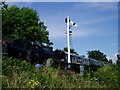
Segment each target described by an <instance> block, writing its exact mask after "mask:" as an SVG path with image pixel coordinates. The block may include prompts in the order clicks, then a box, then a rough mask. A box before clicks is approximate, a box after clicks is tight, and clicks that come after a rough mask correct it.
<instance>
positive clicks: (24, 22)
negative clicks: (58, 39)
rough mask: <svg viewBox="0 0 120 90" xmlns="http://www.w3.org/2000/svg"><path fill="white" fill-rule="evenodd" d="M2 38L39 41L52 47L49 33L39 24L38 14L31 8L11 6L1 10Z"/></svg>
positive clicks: (41, 23)
mask: <svg viewBox="0 0 120 90" xmlns="http://www.w3.org/2000/svg"><path fill="white" fill-rule="evenodd" d="M2 27H3V28H2V32H3V37H8V38H13V39H25V40H33V41H41V42H44V43H47V44H48V45H52V44H53V43H52V42H50V40H49V37H48V35H49V32H48V31H47V30H46V29H47V27H46V26H45V25H44V22H41V21H40V19H39V16H38V12H37V11H36V10H33V9H32V8H28V7H22V8H19V7H17V6H15V5H14V6H11V7H8V8H3V9H2Z"/></svg>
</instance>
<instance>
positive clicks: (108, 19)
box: [80, 16, 117, 26]
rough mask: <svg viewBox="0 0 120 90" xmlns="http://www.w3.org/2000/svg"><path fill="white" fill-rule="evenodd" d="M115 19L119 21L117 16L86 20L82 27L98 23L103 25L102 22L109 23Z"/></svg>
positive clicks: (81, 23)
mask: <svg viewBox="0 0 120 90" xmlns="http://www.w3.org/2000/svg"><path fill="white" fill-rule="evenodd" d="M114 19H117V16H111V17H101V18H92V19H89V20H86V19H85V20H84V21H82V22H80V25H81V26H82V25H85V26H86V25H90V24H96V23H102V22H107V21H110V20H114Z"/></svg>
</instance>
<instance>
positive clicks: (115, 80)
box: [94, 65, 120, 88]
mask: <svg viewBox="0 0 120 90" xmlns="http://www.w3.org/2000/svg"><path fill="white" fill-rule="evenodd" d="M119 74H120V70H119V69H118V66H117V65H112V66H105V67H102V68H100V69H99V70H98V71H97V72H95V74H94V75H95V77H96V78H97V79H98V80H99V82H105V83H106V84H107V85H108V86H109V88H120V76H119Z"/></svg>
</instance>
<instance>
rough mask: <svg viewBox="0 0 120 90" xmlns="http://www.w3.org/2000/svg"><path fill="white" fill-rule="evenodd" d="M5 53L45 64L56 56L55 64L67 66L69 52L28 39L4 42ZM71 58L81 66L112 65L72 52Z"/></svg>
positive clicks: (74, 63)
mask: <svg viewBox="0 0 120 90" xmlns="http://www.w3.org/2000/svg"><path fill="white" fill-rule="evenodd" d="M2 46H3V47H2V49H3V52H2V53H3V55H7V56H8V57H10V56H12V57H15V58H21V59H23V60H27V61H29V62H30V63H32V64H33V63H40V64H43V63H44V62H45V61H46V60H47V59H49V58H54V60H55V61H54V65H58V63H61V64H62V66H63V67H65V65H66V64H68V63H67V59H68V57H67V56H68V53H67V52H64V51H59V50H58V51H57V50H56V51H53V50H52V48H50V47H48V46H45V45H44V44H43V43H41V42H38V41H34V42H32V41H26V40H8V41H7V43H6V42H3V45H2ZM70 58H71V66H72V67H73V68H74V67H79V65H80V64H82V65H86V66H90V65H93V66H96V67H102V66H106V65H110V64H109V63H107V62H103V61H98V60H95V59H90V58H85V57H82V56H79V55H75V54H72V53H71V55H70Z"/></svg>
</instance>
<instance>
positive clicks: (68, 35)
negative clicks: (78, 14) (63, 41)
mask: <svg viewBox="0 0 120 90" xmlns="http://www.w3.org/2000/svg"><path fill="white" fill-rule="evenodd" d="M69 21H70V19H69V16H68V17H67V44H68V63H71V61H70V30H69V28H70V22H69Z"/></svg>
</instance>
